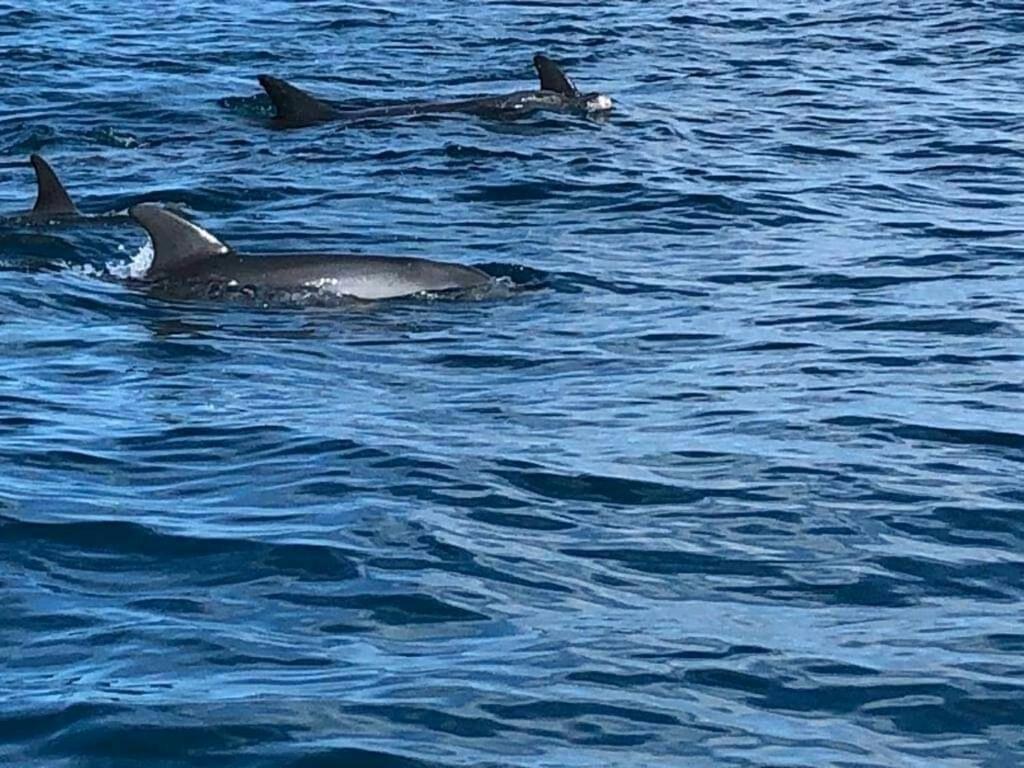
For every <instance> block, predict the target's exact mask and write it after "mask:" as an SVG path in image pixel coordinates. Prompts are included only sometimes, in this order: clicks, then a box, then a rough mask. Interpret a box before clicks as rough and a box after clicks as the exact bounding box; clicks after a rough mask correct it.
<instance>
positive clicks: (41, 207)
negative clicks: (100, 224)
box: [5, 155, 81, 224]
mask: <svg viewBox="0 0 1024 768" xmlns="http://www.w3.org/2000/svg"><path fill="white" fill-rule="evenodd" d="M29 162H30V163H32V168H33V169H34V170H35V172H36V203H35V205H34V206H32V210H31V211H28V212H27V213H18V214H15V215H14V216H8V217H5V218H6V220H7V221H10V222H13V223H24V224H43V223H48V222H57V221H66V220H69V219H77V218H80V217H81V214H80V213H79V212H78V208H76V207H75V204H74V203H73V202H71V196H70V195H68V192H67V190H66V189H64V185H63V184H61V183H60V179H58V178H57V174H56V173H54V171H53V168H51V167H50V164H49V163H47V162H46V161H45V160H44V159H43V158H42V157H40V156H39V155H31V156H30V157H29Z"/></svg>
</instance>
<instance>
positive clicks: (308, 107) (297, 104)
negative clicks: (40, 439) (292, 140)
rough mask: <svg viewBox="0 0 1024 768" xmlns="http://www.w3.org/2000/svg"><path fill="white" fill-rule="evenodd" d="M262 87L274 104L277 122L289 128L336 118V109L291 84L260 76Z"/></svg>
mask: <svg viewBox="0 0 1024 768" xmlns="http://www.w3.org/2000/svg"><path fill="white" fill-rule="evenodd" d="M259 81H260V85H262V86H263V90H265V91H266V92H267V95H268V96H269V97H270V100H271V101H272V102H273V103H274V108H275V109H276V110H277V114H276V115H275V116H274V120H275V122H277V123H278V124H279V125H283V126H286V127H289V128H300V127H302V126H304V125H315V124H316V123H322V122H324V121H325V120H330V119H331V118H332V117H334V116H335V114H336V112H335V110H334V108H333V107H332V106H331V105H330V104H327V103H325V102H322V101H320V99H318V98H316V97H315V96H312V95H311V94H308V93H306V92H305V91H303V90H301V89H300V88H296V87H295V86H294V85H292V84H291V83H289V82H286V81H284V80H281V79H279V78H276V77H271V76H270V75H260V76H259Z"/></svg>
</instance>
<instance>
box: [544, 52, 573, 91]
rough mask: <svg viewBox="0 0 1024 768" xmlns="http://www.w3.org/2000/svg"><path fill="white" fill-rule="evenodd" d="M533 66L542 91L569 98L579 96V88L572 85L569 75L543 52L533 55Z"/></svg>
mask: <svg viewBox="0 0 1024 768" xmlns="http://www.w3.org/2000/svg"><path fill="white" fill-rule="evenodd" d="M533 66H534V68H535V69H536V70H537V75H538V76H539V77H540V89H541V90H542V91H554V92H555V93H560V94H562V95H563V96H569V97H571V98H576V97H578V96H580V92H579V89H578V88H576V86H575V85H573V82H572V80H570V79H569V76H568V75H567V74H565V72H563V71H562V68H561V67H559V66H558V65H557V64H555V62H553V61H552V60H551V59H549V58H548V57H547V56H545V55H544V54H543V53H538V54H537V55H536V56H534V57H533Z"/></svg>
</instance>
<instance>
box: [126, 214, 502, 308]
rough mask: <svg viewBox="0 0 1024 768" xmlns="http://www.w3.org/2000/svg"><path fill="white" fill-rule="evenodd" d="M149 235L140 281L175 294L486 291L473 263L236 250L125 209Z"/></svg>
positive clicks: (188, 226) (197, 231)
mask: <svg viewBox="0 0 1024 768" xmlns="http://www.w3.org/2000/svg"><path fill="white" fill-rule="evenodd" d="M129 213H130V215H131V217H132V218H133V219H135V220H136V221H137V222H138V223H139V224H141V225H142V226H143V227H144V228H145V229H146V231H147V232H148V233H149V237H150V240H152V242H153V261H152V264H151V265H150V267H149V269H148V271H147V272H146V276H145V280H146V282H149V283H151V284H153V285H154V286H158V287H159V288H160V289H162V290H164V291H165V292H167V293H170V294H173V295H183V296H204V297H213V298H216V297H220V296H230V295H232V294H236V295H239V296H244V297H264V296H282V295H283V296H285V297H289V296H292V295H296V294H297V295H324V294H326V295H333V296H341V297H351V298H357V299H370V300H373V299H390V298H396V297H399V296H411V295H414V294H417V293H423V292H429V293H435V292H442V291H458V290H469V289H474V288H484V287H486V286H488V285H491V284H492V283H493V279H492V278H491V277H490V276H489V275H488V274H487V273H485V272H482V271H480V270H479V269H476V268H475V267H466V266H462V265H460V264H448V263H444V262H439V261H428V260H427V259H416V258H405V257H393V256H364V255H360V254H319V253H290V254H254V255H248V254H241V253H238V252H236V251H234V250H232V249H231V248H229V247H228V246H227V245H225V244H224V243H222V242H221V241H220V240H218V239H217V238H216V237H214V236H213V235H211V234H210V233H209V232H207V231H205V230H203V229H201V228H200V227H198V226H196V225H195V224H192V223H191V222H189V221H186V220H185V219H183V218H182V217H181V216H178V215H177V214H174V213H171V212H170V211H168V210H167V209H165V208H163V207H162V206H160V205H159V204H156V203H142V204H140V205H136V206H135V207H133V208H132V209H131V210H130V211H129Z"/></svg>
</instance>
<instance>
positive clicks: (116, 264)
mask: <svg viewBox="0 0 1024 768" xmlns="http://www.w3.org/2000/svg"><path fill="white" fill-rule="evenodd" d="M118 250H119V251H124V246H123V245H121V246H118ZM152 263H153V244H152V243H151V242H150V241H149V240H147V241H146V243H145V245H143V246H142V247H141V248H139V250H138V251H137V252H136V254H135V255H134V256H133V257H132V258H131V261H127V262H126V261H111V262H107V265H106V267H107V271H108V272H110V274H112V275H113V276H114V277H119V278H121V279H122V280H128V279H132V280H141V279H142V278H144V277H145V276H146V273H147V272H148V271H149V267H150V265H151V264H152Z"/></svg>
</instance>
